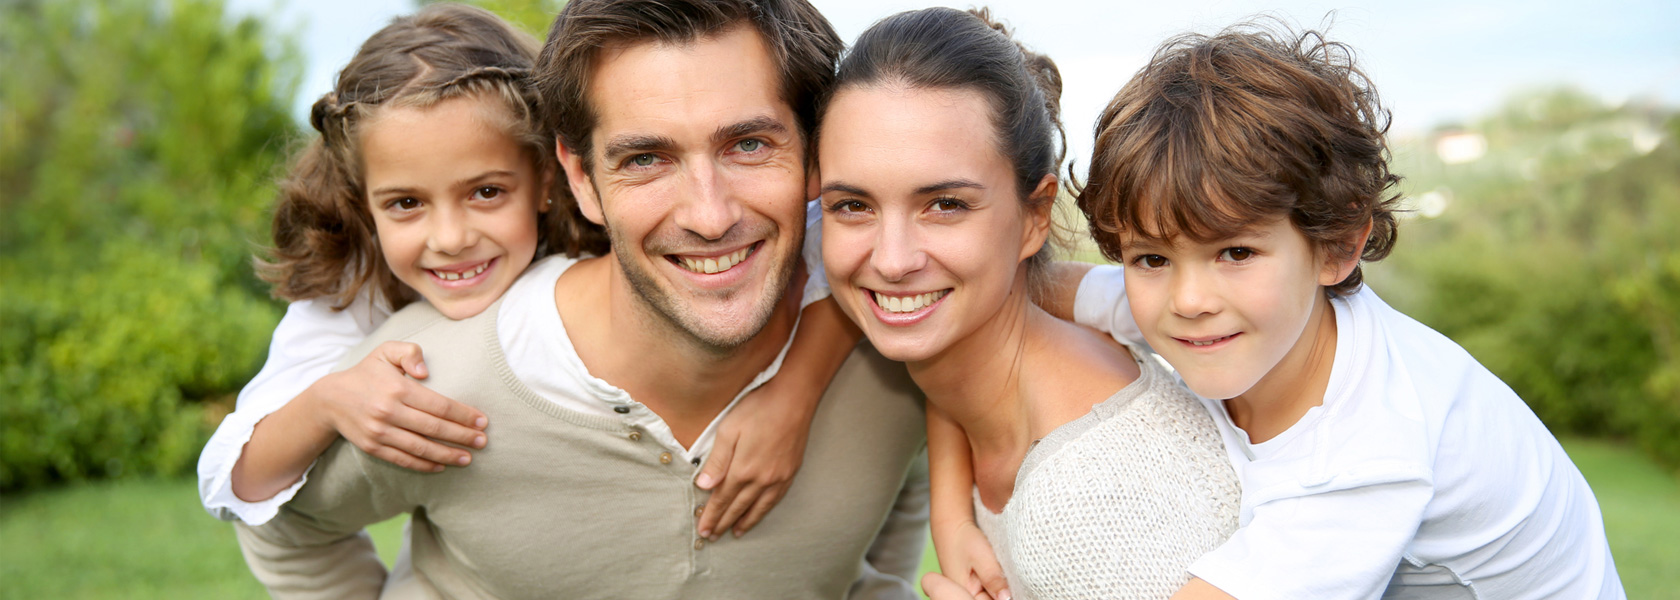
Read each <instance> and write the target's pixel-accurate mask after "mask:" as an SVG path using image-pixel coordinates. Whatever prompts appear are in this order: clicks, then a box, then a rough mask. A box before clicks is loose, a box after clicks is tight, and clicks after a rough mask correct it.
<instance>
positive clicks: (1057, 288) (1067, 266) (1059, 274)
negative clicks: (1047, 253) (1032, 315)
mask: <svg viewBox="0 0 1680 600" xmlns="http://www.w3.org/2000/svg"><path fill="white" fill-rule="evenodd" d="M1095 266H1096V265H1093V264H1091V263H1083V262H1073V261H1066V260H1058V261H1056V262H1053V263H1050V272H1049V277H1046V278H1045V279H1046V281H1047V282H1048V284H1047V285H1045V286H1044V289H1042V290H1040V293H1039V294H1038V295H1037V296H1036V297H1034V298H1033V300H1034V301H1036V303H1037V304H1038V307H1039V308H1042V309H1044V312H1047V313H1050V316H1053V317H1056V318H1058V319H1061V320H1063V321H1073V320H1074V313H1073V305H1074V299H1075V298H1077V297H1078V295H1079V283H1080V282H1081V281H1084V280H1085V274H1086V273H1090V272H1091V268H1092V267H1095Z"/></svg>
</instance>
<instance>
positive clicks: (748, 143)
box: [735, 140, 764, 152]
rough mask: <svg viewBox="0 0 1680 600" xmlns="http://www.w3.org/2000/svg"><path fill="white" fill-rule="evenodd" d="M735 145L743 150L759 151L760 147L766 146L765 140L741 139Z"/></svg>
mask: <svg viewBox="0 0 1680 600" xmlns="http://www.w3.org/2000/svg"><path fill="white" fill-rule="evenodd" d="M735 147H736V148H738V149H740V150H741V151H742V152H757V151H758V149H759V148H763V147H764V140H741V141H740V142H738V143H736V144H735Z"/></svg>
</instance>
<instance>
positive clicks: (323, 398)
mask: <svg viewBox="0 0 1680 600" xmlns="http://www.w3.org/2000/svg"><path fill="white" fill-rule="evenodd" d="M424 378H426V364H425V363H424V362H422V361H421V356H420V347H419V346H416V345H414V344H410V343H406V342H385V343H383V344H380V345H379V347H377V348H375V349H374V351H373V353H372V354H369V355H368V356H367V357H366V358H364V359H362V361H361V362H359V363H357V364H356V366H354V367H351V368H350V369H348V370H345V371H339V372H337V373H332V374H329V375H326V376H324V377H322V378H321V379H320V380H319V381H316V382H315V383H314V384H313V385H310V386H309V387H308V388H307V389H305V390H304V391H303V393H302V394H299V395H298V396H297V397H296V398H294V399H292V401H290V402H287V403H286V404H285V405H284V406H281V407H280V408H279V409H277V410H275V411H274V412H273V413H272V414H270V415H268V416H267V417H266V418H264V419H263V420H261V421H259V422H258V423H257V424H256V427H255V428H254V430H253V431H252V433H251V441H250V442H247V443H246V444H245V449H244V451H243V452H242V453H241V455H240V456H239V458H238V459H237V460H236V461H235V463H234V466H233V473H232V477H231V484H232V488H233V493H234V495H235V496H238V497H239V498H240V499H241V500H245V501H260V500H264V499H267V498H270V497H272V496H274V495H275V494H277V493H279V492H280V491H281V490H284V489H286V488H287V487H290V486H291V485H292V484H293V483H294V482H297V481H298V480H299V479H300V478H302V477H303V474H304V472H306V471H308V469H309V465H310V464H311V463H313V462H314V461H315V457H317V456H320V454H321V453H322V452H324V451H326V449H327V446H329V445H331V444H332V443H333V441H334V440H337V439H338V436H339V435H340V434H342V435H343V436H344V438H345V439H347V440H350V442H351V443H354V444H355V445H356V447H358V448H361V449H362V450H363V451H365V452H367V453H368V454H371V455H373V456H375V457H377V458H380V459H382V460H385V461H386V462H390V463H393V464H395V465H397V466H400V467H405V468H408V469H412V470H415V471H421V472H437V471H442V470H443V467H444V465H445V464H449V465H457V466H466V465H467V463H469V462H471V461H472V455H471V454H470V453H468V452H467V451H466V450H462V449H459V448H454V447H450V446H446V445H444V444H441V443H439V442H438V441H434V440H441V441H444V442H449V443H452V444H456V445H458V446H468V447H472V448H483V447H484V444H485V441H486V438H485V435H484V427H485V425H486V424H487V422H486V419H485V417H484V414H483V413H481V412H479V411H478V410H477V409H474V408H472V407H470V406H467V405H465V404H461V403H459V402H456V401H454V400H450V399H448V398H445V397H444V396H443V395H441V394H438V393H437V392H434V391H432V390H430V389H427V388H426V387H425V386H423V385H420V382H419V381H418V380H419V379H424ZM428 438H430V439H428Z"/></svg>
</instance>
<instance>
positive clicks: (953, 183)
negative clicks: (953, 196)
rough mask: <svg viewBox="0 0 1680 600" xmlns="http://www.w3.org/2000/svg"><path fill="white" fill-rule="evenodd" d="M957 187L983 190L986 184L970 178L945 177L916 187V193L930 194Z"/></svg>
mask: <svg viewBox="0 0 1680 600" xmlns="http://www.w3.org/2000/svg"><path fill="white" fill-rule="evenodd" d="M959 188H973V189H977V190H984V189H986V186H985V185H983V184H981V183H980V182H978V181H974V180H972V179H947V180H945V181H941V182H939V183H933V184H928V185H924V186H922V187H919V188H916V195H918V196H920V195H923V194H931V193H934V192H943V191H945V190H952V189H959Z"/></svg>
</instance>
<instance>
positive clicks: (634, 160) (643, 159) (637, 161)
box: [630, 154, 659, 167]
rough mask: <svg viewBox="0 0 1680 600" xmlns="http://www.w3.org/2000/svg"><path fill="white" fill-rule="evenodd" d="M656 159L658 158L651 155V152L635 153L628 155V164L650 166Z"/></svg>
mask: <svg viewBox="0 0 1680 600" xmlns="http://www.w3.org/2000/svg"><path fill="white" fill-rule="evenodd" d="M656 160H659V159H658V158H656V157H654V155H652V154H637V155H635V156H632V157H630V164H633V165H636V166H638V167H651V166H653V163H654V161H656Z"/></svg>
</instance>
